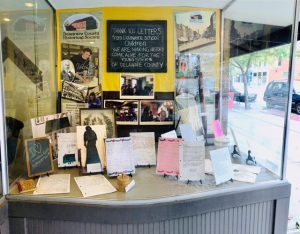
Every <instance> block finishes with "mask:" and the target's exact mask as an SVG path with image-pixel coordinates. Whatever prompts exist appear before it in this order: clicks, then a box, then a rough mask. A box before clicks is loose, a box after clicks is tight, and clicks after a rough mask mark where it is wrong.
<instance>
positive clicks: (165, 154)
mask: <svg viewBox="0 0 300 234" xmlns="http://www.w3.org/2000/svg"><path fill="white" fill-rule="evenodd" d="M181 143H182V139H174V138H159V141H158V150H157V151H158V152H157V166H156V174H160V175H164V176H166V175H171V176H177V177H178V175H179V154H180V147H181Z"/></svg>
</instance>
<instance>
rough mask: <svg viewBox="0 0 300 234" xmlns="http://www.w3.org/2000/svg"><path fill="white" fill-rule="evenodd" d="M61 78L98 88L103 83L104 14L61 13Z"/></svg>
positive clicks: (95, 12)
mask: <svg viewBox="0 0 300 234" xmlns="http://www.w3.org/2000/svg"><path fill="white" fill-rule="evenodd" d="M59 16H60V17H59V18H60V38H59V39H60V41H59V42H60V47H61V51H59V53H60V61H59V64H60V66H61V69H60V72H61V73H60V75H61V79H60V80H61V81H69V82H73V83H77V84H84V85H86V86H88V87H95V86H97V85H99V84H100V83H101V77H102V68H101V64H102V63H101V61H100V58H101V54H102V34H101V33H100V32H101V31H102V14H101V12H97V11H94V12H87V13H75V14H74V13H71V12H65V13H60V15H59Z"/></svg>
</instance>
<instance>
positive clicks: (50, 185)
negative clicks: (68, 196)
mask: <svg viewBox="0 0 300 234" xmlns="http://www.w3.org/2000/svg"><path fill="white" fill-rule="evenodd" d="M70 178H71V177H70V174H55V175H49V176H47V175H46V176H41V177H40V178H39V180H38V182H37V185H36V190H35V191H34V192H33V194H34V195H42V194H58V193H69V192H70Z"/></svg>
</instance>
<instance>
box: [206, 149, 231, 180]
mask: <svg viewBox="0 0 300 234" xmlns="http://www.w3.org/2000/svg"><path fill="white" fill-rule="evenodd" d="M209 153H210V158H211V161H212V164H213V171H214V175H215V180H216V185H218V184H221V183H224V182H226V181H228V180H231V179H233V167H232V163H231V158H230V154H229V150H228V148H227V147H225V148H220V149H216V150H211V151H210V152H209Z"/></svg>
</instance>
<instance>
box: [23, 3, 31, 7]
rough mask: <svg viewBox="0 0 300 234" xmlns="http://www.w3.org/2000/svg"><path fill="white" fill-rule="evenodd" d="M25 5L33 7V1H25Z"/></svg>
mask: <svg viewBox="0 0 300 234" xmlns="http://www.w3.org/2000/svg"><path fill="white" fill-rule="evenodd" d="M24 5H25V6H27V7H33V3H32V2H25V3H24Z"/></svg>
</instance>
